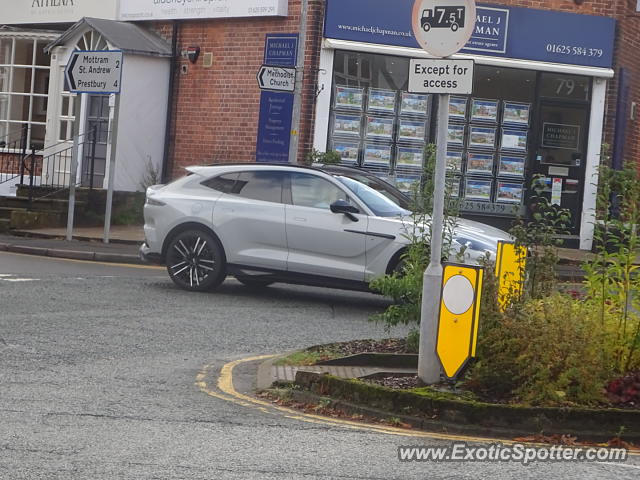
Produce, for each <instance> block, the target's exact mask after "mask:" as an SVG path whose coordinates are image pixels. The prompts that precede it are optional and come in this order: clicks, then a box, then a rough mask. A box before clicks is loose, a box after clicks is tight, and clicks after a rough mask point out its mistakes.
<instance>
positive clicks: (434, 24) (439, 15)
mask: <svg viewBox="0 0 640 480" xmlns="http://www.w3.org/2000/svg"><path fill="white" fill-rule="evenodd" d="M464 19H465V7H458V6H453V7H435V8H433V9H431V8H426V9H424V10H423V11H422V18H421V19H420V24H421V25H422V29H423V30H424V31H425V32H428V31H429V30H431V29H432V28H450V29H451V31H452V32H456V31H458V29H459V28H461V27H464Z"/></svg>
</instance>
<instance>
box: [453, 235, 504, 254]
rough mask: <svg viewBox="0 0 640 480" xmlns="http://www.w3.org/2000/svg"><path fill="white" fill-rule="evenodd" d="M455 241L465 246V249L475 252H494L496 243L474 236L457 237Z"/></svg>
mask: <svg viewBox="0 0 640 480" xmlns="http://www.w3.org/2000/svg"><path fill="white" fill-rule="evenodd" d="M456 242H457V243H459V244H460V245H461V246H462V247H466V248H467V250H475V251H476V252H487V251H489V252H495V251H496V244H495V243H492V242H485V241H483V240H478V239H474V238H467V237H457V238H456Z"/></svg>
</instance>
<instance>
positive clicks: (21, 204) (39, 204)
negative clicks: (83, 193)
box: [0, 197, 85, 212]
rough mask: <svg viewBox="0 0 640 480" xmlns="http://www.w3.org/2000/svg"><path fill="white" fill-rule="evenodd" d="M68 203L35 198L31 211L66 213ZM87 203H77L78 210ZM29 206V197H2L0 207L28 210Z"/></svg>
mask: <svg viewBox="0 0 640 480" xmlns="http://www.w3.org/2000/svg"><path fill="white" fill-rule="evenodd" d="M68 203H69V202H68V201H67V200H61V199H56V198H34V199H33V201H32V203H31V210H35V211H48V212H66V211H67V209H68ZM84 204H85V202H80V201H76V208H78V206H83V205H84ZM28 205H29V198H28V197H0V207H2V208H11V209H27V207H28Z"/></svg>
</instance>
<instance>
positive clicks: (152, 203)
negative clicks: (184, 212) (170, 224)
mask: <svg viewBox="0 0 640 480" xmlns="http://www.w3.org/2000/svg"><path fill="white" fill-rule="evenodd" d="M146 204H147V205H150V206H153V207H164V206H165V205H166V203H164V202H161V201H160V200H154V199H153V198H150V197H147V201H146Z"/></svg>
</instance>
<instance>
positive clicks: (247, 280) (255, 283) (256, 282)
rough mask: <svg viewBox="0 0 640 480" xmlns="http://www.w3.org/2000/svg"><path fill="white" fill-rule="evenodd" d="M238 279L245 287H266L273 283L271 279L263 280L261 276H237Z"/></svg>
mask: <svg viewBox="0 0 640 480" xmlns="http://www.w3.org/2000/svg"><path fill="white" fill-rule="evenodd" d="M236 279H237V280H238V281H239V282H240V283H241V284H243V285H244V286H245V287H249V288H265V287H268V286H269V285H271V284H272V283H273V282H271V281H269V280H262V279H259V278H251V277H236Z"/></svg>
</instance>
